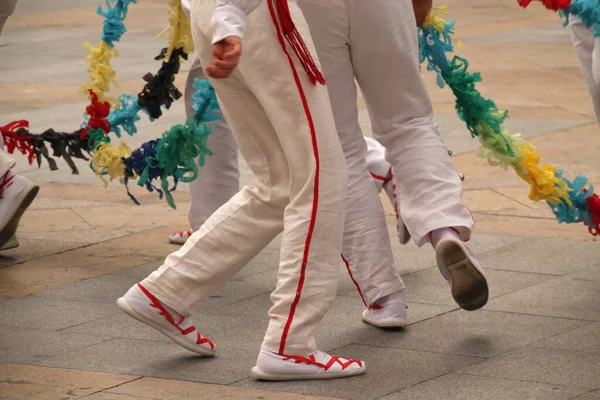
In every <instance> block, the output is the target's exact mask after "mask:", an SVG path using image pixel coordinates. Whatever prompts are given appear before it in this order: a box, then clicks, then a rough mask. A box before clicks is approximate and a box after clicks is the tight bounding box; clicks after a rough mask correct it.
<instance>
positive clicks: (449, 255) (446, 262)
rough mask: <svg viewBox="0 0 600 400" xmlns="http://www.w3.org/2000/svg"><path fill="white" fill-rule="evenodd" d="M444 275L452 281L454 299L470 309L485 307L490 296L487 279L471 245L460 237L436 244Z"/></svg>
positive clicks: (437, 257) (451, 287) (437, 256)
mask: <svg viewBox="0 0 600 400" xmlns="http://www.w3.org/2000/svg"><path fill="white" fill-rule="evenodd" d="M435 255H436V259H437V264H438V268H439V270H440V272H441V274H442V275H443V276H444V278H446V280H447V281H448V283H449V284H450V289H451V291H452V297H453V298H454V301H456V303H457V304H458V305H459V306H460V307H461V308H463V309H465V310H467V311H474V310H478V309H480V308H481V307H483V306H485V304H486V303H487V301H488V297H489V289H488V283H487V279H486V278H485V275H484V273H483V270H482V269H481V266H480V264H479V261H478V260H477V258H476V257H475V253H473V250H471V248H470V247H469V246H468V245H467V244H465V243H463V242H462V241H460V240H459V239H456V238H451V237H446V238H443V239H441V240H440V241H439V242H438V243H437V244H436V246H435Z"/></svg>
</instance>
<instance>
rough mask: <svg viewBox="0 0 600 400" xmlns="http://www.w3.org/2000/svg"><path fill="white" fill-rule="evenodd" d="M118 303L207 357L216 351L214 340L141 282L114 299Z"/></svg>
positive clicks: (189, 348) (131, 313) (133, 315)
mask: <svg viewBox="0 0 600 400" xmlns="http://www.w3.org/2000/svg"><path fill="white" fill-rule="evenodd" d="M117 306H119V307H120V308H121V309H122V310H123V311H125V312H126V313H127V314H129V315H130V316H132V317H133V318H135V319H137V320H138V321H140V322H143V323H144V324H146V325H149V326H151V327H152V328H154V329H156V330H158V331H159V332H160V333H162V334H163V335H165V336H167V337H168V338H169V339H171V340H172V341H174V342H175V343H177V344H178V345H180V346H183V347H185V348H186V349H188V350H189V351H193V352H194V353H198V354H202V355H204V356H209V357H212V356H214V355H215V344H214V343H213V342H212V341H211V340H210V339H209V338H207V337H206V336H202V334H200V332H198V331H197V330H196V327H195V326H194V324H193V323H192V321H191V319H189V318H187V317H184V316H183V315H180V314H178V313H177V312H175V311H173V310H172V309H170V308H169V307H167V306H166V305H165V304H163V303H162V302H161V301H160V300H158V299H157V298H156V297H154V296H153V295H152V293H150V292H149V291H148V290H146V288H144V287H143V286H142V285H141V284H140V283H138V284H136V285H134V286H133V287H132V288H131V289H129V291H128V292H127V293H125V296H123V297H121V298H120V299H119V300H117Z"/></svg>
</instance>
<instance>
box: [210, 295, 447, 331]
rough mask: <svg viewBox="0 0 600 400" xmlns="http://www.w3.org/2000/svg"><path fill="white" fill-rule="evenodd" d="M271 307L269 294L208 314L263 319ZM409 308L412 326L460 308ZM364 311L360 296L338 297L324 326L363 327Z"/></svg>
mask: <svg viewBox="0 0 600 400" xmlns="http://www.w3.org/2000/svg"><path fill="white" fill-rule="evenodd" d="M271 306H272V303H271V299H270V297H269V294H264V295H261V296H256V297H253V298H251V299H248V300H243V301H239V302H237V303H233V304H229V305H226V306H223V307H220V308H218V309H216V310H212V311H208V312H209V313H218V314H220V315H240V316H247V317H251V318H254V319H261V318H264V316H266V315H267V311H268V310H269V308H270V307H271ZM409 307H410V308H409V312H408V322H409V323H411V324H412V323H415V322H418V321H422V320H424V319H428V318H432V317H435V316H436V315H441V314H444V313H446V312H448V311H451V310H455V309H456V308H458V306H445V305H436V304H420V303H412V304H410V305H409ZM363 309H364V305H363V303H362V300H361V299H360V298H359V297H358V296H352V297H347V296H338V297H337V298H336V300H335V303H334V304H333V307H332V308H331V309H330V310H329V312H328V313H327V315H326V316H325V319H324V320H323V324H327V325H333V326H344V327H358V326H361V325H362V324H363V322H362V311H363Z"/></svg>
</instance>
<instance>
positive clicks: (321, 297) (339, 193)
mask: <svg viewBox="0 0 600 400" xmlns="http://www.w3.org/2000/svg"><path fill="white" fill-rule="evenodd" d="M214 10H215V0H193V1H192V10H191V11H192V12H191V15H192V31H193V36H194V42H195V43H196V48H197V49H198V52H199V55H200V61H201V62H202V63H203V64H205V65H206V64H207V63H210V62H211V60H212V52H211V50H212V46H211V39H212V31H211V24H210V20H211V17H212V15H213V12H214ZM290 10H291V13H292V17H293V19H294V21H295V23H296V26H297V28H298V31H299V32H300V34H301V35H302V37H303V38H304V40H305V42H306V44H307V46H308V48H309V49H310V50H311V53H312V54H313V55H314V56H315V59H316V53H315V51H314V46H313V44H312V40H311V37H310V32H309V30H308V26H307V25H306V22H305V21H304V18H303V17H302V13H301V12H300V9H299V8H298V6H297V5H296V3H295V2H291V1H290ZM243 45H244V47H243V51H244V53H243V56H242V59H241V62H240V64H239V66H238V68H237V69H236V70H235V71H234V73H233V74H232V76H231V77H230V78H228V79H226V80H211V83H212V84H213V86H214V88H215V90H216V91H217V95H218V98H219V103H220V105H221V107H222V110H223V113H224V114H225V116H226V117H227V119H228V121H229V124H230V126H231V128H232V130H233V133H234V136H235V139H236V141H237V144H238V145H239V148H240V151H241V152H242V155H243V156H244V158H245V159H246V161H247V162H248V165H249V166H250V168H251V169H252V172H253V173H254V176H255V183H254V184H253V185H251V186H246V187H244V188H242V190H241V191H240V192H239V193H238V194H236V195H235V196H234V197H233V198H232V199H231V200H229V201H228V202H227V203H225V205H223V206H222V207H220V208H219V209H218V210H217V211H216V212H215V213H214V214H213V215H212V216H211V217H210V218H208V220H207V221H206V222H205V223H204V224H203V225H202V227H201V228H200V230H199V231H197V232H195V233H194V234H193V235H192V236H191V237H190V239H189V240H188V241H187V242H186V244H185V245H184V246H183V247H182V248H181V249H180V250H179V251H177V252H175V253H173V254H171V255H170V256H168V257H167V259H166V260H165V263H164V265H163V266H161V267H160V268H159V269H158V271H156V272H154V273H153V274H151V275H150V276H149V277H148V278H146V279H145V280H144V281H143V283H142V284H143V285H145V286H146V287H147V288H148V290H149V291H150V292H151V293H153V294H154V295H155V296H156V297H157V298H159V299H160V300H161V301H163V302H165V303H166V304H167V305H168V306H169V307H172V308H173V309H175V310H176V311H177V312H179V313H181V314H183V315H189V314H190V313H191V312H192V309H193V306H194V304H195V303H196V302H197V301H198V300H199V299H200V298H202V297H206V296H209V295H211V294H213V293H215V292H216V291H217V290H219V288H220V287H221V286H222V285H224V284H225V283H226V282H227V281H229V280H230V279H231V278H232V277H233V276H234V275H235V273H237V272H238V271H239V270H240V269H241V268H242V267H243V266H244V265H245V264H246V263H247V262H249V261H250V260H251V259H252V258H253V257H254V256H256V255H257V254H258V253H259V252H260V251H261V250H262V249H263V248H264V246H266V245H267V244H268V243H269V242H270V241H271V240H273V239H274V238H275V237H276V236H277V235H278V234H279V233H280V232H281V231H282V230H283V236H282V244H281V256H280V257H281V260H280V267H279V273H278V283H277V287H276V289H275V290H274V291H273V293H272V294H271V300H272V302H273V307H272V308H271V309H270V310H269V316H270V320H269V326H268V329H267V333H266V336H265V339H264V342H263V345H262V348H263V349H266V350H269V351H273V352H277V353H279V354H290V355H301V356H306V355H308V354H310V353H312V352H314V351H315V350H316V349H317V348H316V344H315V339H314V336H313V331H314V329H315V326H316V325H317V324H318V323H319V322H320V321H321V320H322V319H323V317H324V316H325V313H326V312H327V310H328V309H329V308H330V306H331V304H332V303H333V300H334V297H335V293H336V289H337V283H338V272H339V267H338V266H339V257H340V251H341V241H342V233H343V221H344V209H345V198H346V191H347V187H348V169H347V167H346V163H345V161H344V157H343V155H342V154H343V153H342V149H341V147H340V143H339V140H338V138H337V135H336V132H335V124H334V121H333V117H332V113H331V106H330V104H329V99H328V95H327V89H326V88H325V87H324V86H314V85H312V84H311V83H310V81H309V79H308V77H307V76H306V74H305V73H304V70H303V69H302V66H301V65H300V63H299V62H298V61H297V58H296V57H295V56H294V55H292V58H290V59H288V57H287V55H286V52H284V50H283V49H284V48H285V44H283V43H280V42H279V41H278V38H277V32H276V28H275V24H274V23H273V21H272V18H271V16H270V13H269V9H268V7H267V2H263V3H262V5H261V6H259V8H258V9H257V10H256V11H254V12H253V13H251V14H250V16H249V18H248V25H247V27H246V37H245V39H244V44H243ZM286 51H287V52H290V50H289V49H286ZM292 60H294V61H292ZM295 78H296V79H297V82H298V83H295ZM303 96H304V98H305V99H306V103H305V104H304V103H303V101H302V97H303Z"/></svg>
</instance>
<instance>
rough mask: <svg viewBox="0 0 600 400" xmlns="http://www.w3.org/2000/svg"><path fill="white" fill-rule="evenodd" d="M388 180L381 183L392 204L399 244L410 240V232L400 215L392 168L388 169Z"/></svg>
mask: <svg viewBox="0 0 600 400" xmlns="http://www.w3.org/2000/svg"><path fill="white" fill-rule="evenodd" d="M390 175H391V178H390V180H389V181H388V182H387V183H386V184H385V185H383V190H385V193H386V194H387V195H388V198H389V199H390V201H391V202H392V205H393V206H394V211H395V212H396V230H397V231H398V239H399V240H400V244H406V243H408V242H409V241H410V232H409V231H408V228H407V227H406V225H404V221H402V217H401V216H400V206H399V203H398V197H397V195H396V177H395V176H394V174H393V172H392V170H391V169H390Z"/></svg>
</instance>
